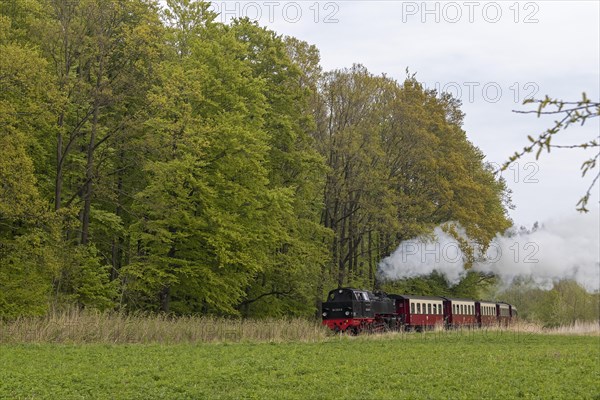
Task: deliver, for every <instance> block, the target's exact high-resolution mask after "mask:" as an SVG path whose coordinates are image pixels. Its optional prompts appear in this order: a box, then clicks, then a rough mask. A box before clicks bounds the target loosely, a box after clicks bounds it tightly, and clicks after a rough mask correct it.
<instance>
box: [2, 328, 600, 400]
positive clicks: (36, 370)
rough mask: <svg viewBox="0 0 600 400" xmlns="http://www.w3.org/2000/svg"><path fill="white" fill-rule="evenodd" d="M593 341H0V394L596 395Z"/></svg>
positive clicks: (502, 335) (423, 337)
mask: <svg viewBox="0 0 600 400" xmlns="http://www.w3.org/2000/svg"><path fill="white" fill-rule="evenodd" d="M599 362H600V338H599V337H596V336H559V335H539V334H529V333H515V332H506V331H475V332H439V333H438V332H434V333H429V334H411V335H400V334H391V335H382V336H371V337H358V338H351V337H333V338H329V339H326V340H323V341H321V342H315V343H307V342H304V343H298V342H296V343H279V344H275V343H221V344H199V345H193V344H176V345H157V344H151V345H142V344H134V345H95V344H94V345H91V344H88V345H56V344H54V345H52V344H41V345H40V344H38V345H34V344H28V345H6V344H5V345H2V346H0V365H1V366H2V368H0V398H2V399H5V398H6V399H31V398H35V399H37V398H40V399H42V398H43V399H56V398H61V399H80V398H94V399H302V400H305V399H334V398H343V399H424V398H431V399H512V398H530V399H531V398H535V399H552V398H554V399H600V395H599V393H600V390H599V386H598V380H597V379H598V374H599V373H600V364H599Z"/></svg>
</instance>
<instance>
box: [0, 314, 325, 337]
mask: <svg viewBox="0 0 600 400" xmlns="http://www.w3.org/2000/svg"><path fill="white" fill-rule="evenodd" d="M327 334H328V332H327V329H326V328H325V327H323V326H321V324H320V323H318V322H317V321H309V320H306V319H301V318H295V319H261V320H254V319H227V318H216V317H198V316H185V317H173V316H168V315H157V314H141V313H137V314H135V313H134V314H125V313H110V312H98V311H87V310H84V311H81V310H77V309H71V310H66V311H61V312H53V313H50V314H49V315H47V316H45V317H38V318H32V317H29V318H18V319H16V320H12V321H2V320H0V343H105V344H109V343H110V344H118V343H160V344H175V343H214V342H287V341H304V342H314V341H320V340H323V339H324V338H325V337H326V336H327Z"/></svg>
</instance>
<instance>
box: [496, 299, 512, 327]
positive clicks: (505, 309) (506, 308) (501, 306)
mask: <svg viewBox="0 0 600 400" xmlns="http://www.w3.org/2000/svg"><path fill="white" fill-rule="evenodd" d="M496 315H498V323H499V324H500V325H501V326H508V325H509V324H510V304H508V303H496Z"/></svg>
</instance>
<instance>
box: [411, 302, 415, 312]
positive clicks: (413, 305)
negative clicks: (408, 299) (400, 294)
mask: <svg viewBox="0 0 600 400" xmlns="http://www.w3.org/2000/svg"><path fill="white" fill-rule="evenodd" d="M410 313H411V314H414V313H415V303H410Z"/></svg>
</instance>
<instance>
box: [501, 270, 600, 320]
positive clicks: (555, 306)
mask: <svg viewBox="0 0 600 400" xmlns="http://www.w3.org/2000/svg"><path fill="white" fill-rule="evenodd" d="M499 298H500V299H502V300H503V301H506V302H509V303H511V304H514V305H515V306H516V307H517V309H518V310H519V317H521V318H524V319H526V320H529V321H534V322H538V323H541V324H543V325H545V326H549V327H555V326H561V325H570V324H573V323H575V322H583V321H588V322H595V321H597V320H598V317H599V316H600V295H599V294H598V293H588V292H587V291H586V290H585V289H584V288H582V287H581V286H580V285H579V284H578V283H577V282H575V281H572V280H562V281H559V282H556V283H555V284H554V286H553V288H552V289H551V290H543V289H540V288H539V287H537V286H536V285H535V284H534V283H533V282H529V281H520V282H516V283H514V284H513V285H511V287H509V288H508V289H506V290H505V291H503V292H502V293H501V294H500V295H499Z"/></svg>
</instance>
